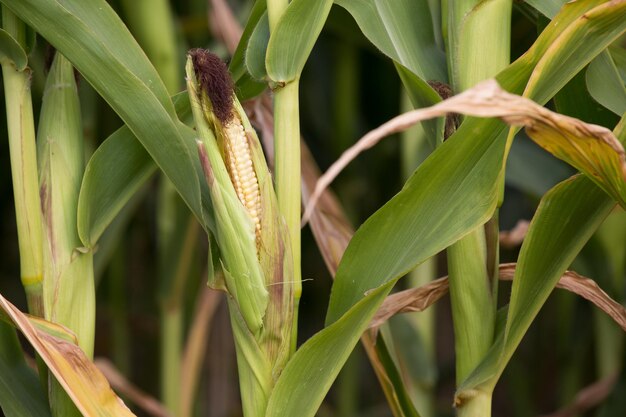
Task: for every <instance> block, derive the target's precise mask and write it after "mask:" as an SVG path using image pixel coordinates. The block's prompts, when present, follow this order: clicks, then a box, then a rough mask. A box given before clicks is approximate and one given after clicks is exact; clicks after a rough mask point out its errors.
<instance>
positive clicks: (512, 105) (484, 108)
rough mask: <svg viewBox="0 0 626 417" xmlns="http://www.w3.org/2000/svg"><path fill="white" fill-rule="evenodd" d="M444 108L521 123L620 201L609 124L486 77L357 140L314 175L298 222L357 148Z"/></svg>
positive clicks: (617, 147) (616, 147)
mask: <svg viewBox="0 0 626 417" xmlns="http://www.w3.org/2000/svg"><path fill="white" fill-rule="evenodd" d="M447 113H461V114H465V115H468V116H475V117H498V118H500V119H502V120H503V121H504V122H506V123H508V124H510V125H512V126H525V127H526V133H528V135H529V136H530V137H531V138H532V139H533V140H534V141H535V142H536V143H537V144H538V145H539V146H541V147H543V148H544V149H546V150H547V151H549V152H551V153H552V154H554V155H555V156H556V157H558V158H560V159H563V160H564V161H566V162H568V163H569V164H571V165H572V166H574V167H575V168H577V169H579V170H580V171H582V172H583V173H585V174H587V175H588V176H589V177H590V178H591V179H592V180H593V181H594V182H596V184H598V185H599V186H600V187H601V188H602V189H604V190H605V191H606V192H607V193H608V194H610V195H611V196H612V197H613V198H614V199H616V200H617V201H619V202H620V203H621V204H622V205H626V182H625V181H624V179H625V178H626V162H625V156H624V148H623V147H622V145H621V144H620V142H619V141H618V140H617V138H616V137H615V136H614V135H613V133H612V132H611V131H610V130H609V129H607V128H604V127H602V126H597V125H592V124H588V123H584V122H582V121H580V120H578V119H574V118H572V117H568V116H563V115H560V114H558V113H554V112H552V111H550V110H548V109H546V108H544V107H541V106H540V105H538V104H537V103H535V102H534V101H532V100H529V99H527V98H524V97H520V96H517V95H515V94H510V93H508V92H506V91H504V90H503V89H501V88H500V86H499V85H498V83H497V82H496V81H495V80H487V81H483V82H482V83H479V84H477V85H476V86H475V87H473V88H471V89H469V90H467V91H465V92H463V93H461V94H458V95H456V96H454V97H451V98H449V99H447V100H444V101H442V102H440V103H437V104H436V105H434V106H431V107H426V108H423V109H418V110H413V111H410V112H407V113H404V114H401V115H400V116H397V117H395V118H393V119H391V120H390V121H388V122H387V123H385V124H383V125H381V126H379V127H378V128H376V129H374V130H372V131H370V132H369V133H367V134H366V135H365V136H363V137H362V138H361V139H359V141H358V142H357V143H356V144H354V145H353V146H351V147H350V148H348V149H347V150H346V151H345V152H344V153H343V154H342V155H341V157H340V158H339V159H338V160H337V161H336V162H335V163H334V164H333V165H332V166H331V167H330V168H329V169H328V171H326V173H324V175H322V176H321V177H320V179H319V181H318V183H317V185H316V186H315V190H314V192H313V195H312V196H311V199H310V200H309V203H308V204H307V207H306V210H305V211H304V216H303V218H302V222H303V224H306V222H307V221H308V220H309V218H310V216H311V213H312V209H313V207H314V206H315V204H316V203H317V200H318V199H319V197H320V195H321V193H322V192H323V191H324V190H325V189H326V188H327V187H328V186H329V185H330V183H331V182H332V181H333V180H334V179H335V178H336V177H337V175H339V173H340V172H341V171H342V170H343V169H344V168H345V167H346V166H347V165H348V164H349V163H350V162H351V161H352V160H354V159H355V158H356V157H357V156H358V155H359V154H360V153H361V152H363V151H365V150H367V149H369V148H371V147H373V146H374V145H376V144H377V143H378V142H380V141H381V140H382V139H383V138H384V137H386V136H389V135H391V134H393V133H397V132H401V131H404V130H406V129H408V128H410V127H411V126H413V125H415V124H416V123H418V122H421V121H423V120H427V119H432V118H434V117H441V116H444V115H446V114H447ZM468 140H471V139H469V138H468Z"/></svg>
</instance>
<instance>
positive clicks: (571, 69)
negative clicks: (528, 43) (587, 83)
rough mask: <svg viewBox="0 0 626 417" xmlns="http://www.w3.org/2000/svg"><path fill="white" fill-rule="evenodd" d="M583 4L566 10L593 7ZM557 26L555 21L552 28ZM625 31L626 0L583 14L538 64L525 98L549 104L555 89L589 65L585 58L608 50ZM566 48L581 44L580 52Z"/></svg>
mask: <svg viewBox="0 0 626 417" xmlns="http://www.w3.org/2000/svg"><path fill="white" fill-rule="evenodd" d="M582 3H584V4H579V2H576V3H570V4H568V5H567V6H565V7H564V8H563V10H567V9H568V8H569V7H568V6H571V8H572V9H574V8H584V7H585V8H586V7H589V6H588V4H587V2H582ZM588 3H589V4H592V3H595V1H589V2H588ZM553 24H554V20H553V21H552V23H551V25H553ZM624 30H626V2H625V1H609V2H606V3H604V4H602V5H600V6H598V7H595V8H593V9H591V10H589V11H588V12H586V13H584V14H582V15H580V16H579V17H577V18H576V20H575V21H574V22H572V24H571V25H569V26H568V27H567V29H565V31H564V32H563V34H562V35H561V36H559V38H558V40H556V41H555V42H554V43H553V44H552V45H551V46H550V48H549V49H548V51H547V53H546V54H545V55H544V56H543V57H542V58H541V60H540V61H539V62H538V63H537V66H536V67H535V69H534V70H533V73H532V75H531V77H530V79H529V80H528V85H527V86H526V90H525V91H524V96H527V97H532V98H533V100H535V101H537V102H540V103H544V102H546V101H547V100H548V99H549V98H550V97H551V96H552V95H553V94H550V91H551V89H552V86H554V85H563V84H565V83H566V82H567V81H569V80H570V79H571V78H572V77H573V76H574V75H575V74H576V73H578V71H580V70H581V69H583V68H584V67H585V66H586V65H587V64H588V62H589V61H588V60H586V59H583V57H587V56H591V57H595V56H596V55H598V54H599V53H600V52H602V50H604V49H605V48H607V46H608V44H607V42H609V44H610V43H612V42H613V40H615V39H617V37H619V36H620V35H621V34H622V33H623V32H624ZM566 45H578V46H577V53H576V54H574V55H572V54H570V52H571V48H568V47H567V46H566Z"/></svg>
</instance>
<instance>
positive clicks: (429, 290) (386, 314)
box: [369, 263, 626, 331]
mask: <svg viewBox="0 0 626 417" xmlns="http://www.w3.org/2000/svg"><path fill="white" fill-rule="evenodd" d="M516 265H517V264H515V263H508V264H501V265H500V279H501V280H503V281H512V280H513V276H514V275H515V267H516ZM556 286H557V288H562V289H565V290H568V291H570V292H572V293H574V294H577V295H579V296H581V297H582V298H584V299H586V300H588V301H591V302H592V303H593V304H595V306H596V307H598V308H599V309H600V310H602V311H604V312H605V313H606V314H607V315H608V316H609V317H611V318H612V319H613V320H614V321H615V322H616V323H617V324H618V325H619V326H620V327H621V328H622V330H624V331H626V309H625V308H624V306H623V305H621V304H620V303H618V302H616V301H615V300H613V299H612V298H611V297H609V296H608V294H607V293H605V292H604V291H602V289H601V288H600V287H599V286H598V284H596V282H595V281H594V280H592V279H590V278H585V277H583V276H581V275H578V274H577V273H575V272H572V271H566V272H565V274H563V276H562V277H561V279H560V280H559V282H558V283H557V284H556ZM446 292H448V277H443V278H439V279H437V280H435V281H432V282H430V283H428V284H426V285H423V286H421V287H418V288H411V289H408V290H404V291H400V292H397V293H395V294H391V295H390V296H388V297H387V298H386V299H385V301H384V302H383V304H382V305H381V306H380V308H379V309H378V312H376V314H375V315H374V317H373V318H372V321H371V322H370V326H369V328H370V329H372V330H376V329H378V327H380V326H381V325H382V324H383V323H384V322H386V321H387V320H389V319H390V318H391V317H393V316H394V315H396V314H399V313H407V312H412V311H424V310H425V309H427V308H428V307H430V306H431V305H433V304H434V303H435V302H437V300H439V299H440V298H441V297H443V296H444V295H445V294H446Z"/></svg>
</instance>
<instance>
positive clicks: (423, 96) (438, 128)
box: [396, 63, 446, 149]
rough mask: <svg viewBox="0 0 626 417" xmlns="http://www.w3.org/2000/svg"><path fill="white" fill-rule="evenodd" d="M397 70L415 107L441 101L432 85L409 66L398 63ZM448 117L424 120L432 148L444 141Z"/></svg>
mask: <svg viewBox="0 0 626 417" xmlns="http://www.w3.org/2000/svg"><path fill="white" fill-rule="evenodd" d="M396 71H398V75H399V76H400V79H401V80H402V84H403V85H404V87H405V88H406V91H407V93H408V95H409V98H410V100H411V103H412V104H413V106H414V107H415V108H420V107H429V106H432V105H433V104H437V103H439V102H440V101H441V97H440V96H439V94H437V92H436V91H435V90H433V89H432V87H431V86H430V85H429V84H428V83H427V82H425V81H424V80H422V79H421V78H420V77H418V76H417V75H415V74H414V73H413V72H411V71H410V70H409V69H408V68H406V67H404V66H403V65H401V64H398V63H396ZM445 123H446V119H445V118H438V119H433V120H427V121H425V122H422V124H421V126H422V129H423V131H424V133H425V134H426V135H425V137H426V140H427V141H428V143H429V144H430V146H431V148H432V149H435V148H436V147H437V146H438V145H439V144H441V143H442V142H443V135H444V128H445Z"/></svg>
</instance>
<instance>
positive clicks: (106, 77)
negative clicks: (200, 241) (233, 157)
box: [3, 0, 208, 226]
mask: <svg viewBox="0 0 626 417" xmlns="http://www.w3.org/2000/svg"><path fill="white" fill-rule="evenodd" d="M3 4H5V5H6V6H7V7H9V8H10V9H11V10H12V11H13V12H14V13H15V14H16V15H18V17H19V18H20V19H22V20H23V21H25V22H27V23H28V24H29V25H30V26H32V27H33V28H34V29H35V30H37V31H38V32H39V33H40V34H41V35H42V36H44V37H45V38H46V39H47V40H48V41H49V42H50V43H51V44H52V45H53V46H54V47H55V48H56V49H57V50H58V51H60V52H61V53H63V55H65V56H66V57H67V58H68V59H69V60H70V61H71V62H72V64H73V65H74V66H75V67H76V68H77V69H78V70H79V71H80V72H81V74H82V75H83V76H84V77H85V78H86V79H87V81H88V82H89V83H90V84H92V85H93V87H94V88H95V90H96V91H97V92H98V93H99V94H100V95H102V97H104V98H105V100H107V102H108V103H109V104H110V105H111V107H112V108H113V109H114V110H115V111H116V112H117V113H118V114H119V115H120V117H121V118H122V120H124V122H126V124H127V125H128V127H129V128H130V130H131V131H133V133H134V134H135V135H136V136H137V138H138V139H139V141H140V142H141V143H142V145H143V146H144V147H145V148H146V149H147V151H148V153H149V154H150V155H151V156H152V158H153V159H154V160H155V162H156V163H157V165H159V167H160V168H161V169H162V170H163V172H164V173H165V174H166V175H167V176H168V178H169V179H170V180H171V181H172V182H173V183H174V185H175V187H176V189H177V190H178V192H179V193H180V194H181V196H182V197H183V199H184V200H185V202H186V203H187V205H188V206H189V207H190V208H191V210H192V212H193V213H194V214H195V215H196V217H197V218H198V219H199V220H200V221H201V223H202V224H204V225H205V226H206V224H207V223H208V220H207V219H205V213H204V211H203V201H202V196H201V187H200V182H199V180H198V178H199V177H198V174H197V171H196V165H197V164H196V162H195V161H196V158H195V154H193V155H194V158H192V153H191V152H190V150H189V146H188V145H189V144H190V143H191V142H192V140H193V136H191V137H187V138H184V136H186V135H189V133H190V132H189V131H187V130H184V129H182V130H179V129H180V127H181V124H180V123H179V122H178V120H177V119H176V114H175V109H174V106H173V104H172V101H171V100H170V97H169V94H168V93H167V90H166V89H165V86H164V85H163V82H162V81H161V79H160V78H159V76H158V74H157V73H156V71H155V70H154V68H153V67H152V65H151V64H150V62H149V61H148V59H147V57H146V56H145V54H144V53H143V51H142V50H141V49H140V48H139V46H138V45H137V43H136V42H135V40H134V39H133V38H132V36H131V35H130V33H129V32H128V30H127V29H126V27H125V26H124V25H123V23H122V22H121V20H120V19H119V17H117V15H115V13H114V12H113V10H112V9H111V8H110V6H109V5H108V4H107V2H106V1H104V0H93V1H89V2H83V1H79V0H66V1H63V2H62V3H60V2H57V1H54V0H26V1H22V0H3ZM131 91H132V94H129V92H131ZM186 140H187V142H186Z"/></svg>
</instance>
